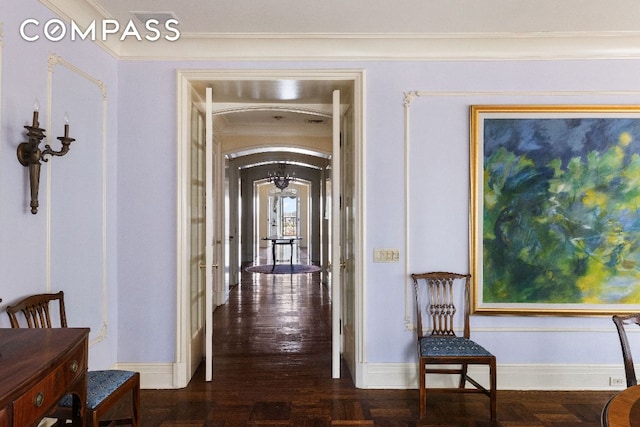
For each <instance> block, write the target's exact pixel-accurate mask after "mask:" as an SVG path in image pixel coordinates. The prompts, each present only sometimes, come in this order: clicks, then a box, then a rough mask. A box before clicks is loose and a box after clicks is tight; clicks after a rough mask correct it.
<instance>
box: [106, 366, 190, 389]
mask: <svg viewBox="0 0 640 427" xmlns="http://www.w3.org/2000/svg"><path fill="white" fill-rule="evenodd" d="M176 366H177V365H176V364H175V363H118V364H117V365H116V366H115V369H124V370H127V371H135V372H140V388H142V389H152V390H155V389H174V388H181V387H182V386H179V385H177V384H178V381H177V380H176V375H177V371H178V369H176Z"/></svg>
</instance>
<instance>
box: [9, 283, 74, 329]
mask: <svg viewBox="0 0 640 427" xmlns="http://www.w3.org/2000/svg"><path fill="white" fill-rule="evenodd" d="M52 301H57V302H58V307H59V309H60V310H59V322H60V325H59V326H60V327H62V328H66V327H67V317H66V314H65V308H64V293H63V292H62V291H60V292H58V293H55V294H39V295H33V296H30V297H28V298H25V299H23V300H22V301H20V302H19V303H17V304H15V305H9V306H7V314H8V315H9V322H10V323H11V327H12V328H20V327H21V326H20V323H21V322H20V316H19V315H18V314H19V313H21V315H22V317H23V318H24V322H25V323H26V326H27V327H28V328H52V327H55V326H54V322H53V321H52V316H51V304H50V303H51V302H52Z"/></svg>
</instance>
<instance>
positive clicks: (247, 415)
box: [141, 272, 613, 427]
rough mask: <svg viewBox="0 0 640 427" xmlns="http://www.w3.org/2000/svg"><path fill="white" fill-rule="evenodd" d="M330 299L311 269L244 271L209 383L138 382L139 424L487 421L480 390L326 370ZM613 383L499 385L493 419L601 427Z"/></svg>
mask: <svg viewBox="0 0 640 427" xmlns="http://www.w3.org/2000/svg"><path fill="white" fill-rule="evenodd" d="M330 314H331V304H330V300H329V297H328V292H327V289H326V287H325V286H324V285H322V284H321V283H320V281H319V273H313V274H298V275H289V274H278V275H272V274H250V273H246V272H243V274H242V281H241V284H240V285H238V286H236V287H235V288H233V289H232V291H231V295H230V299H229V302H228V304H226V305H224V306H221V307H218V308H217V309H216V310H215V312H214V334H213V335H214V336H213V340H214V344H213V347H214V368H213V382H211V383H206V382H204V380H203V379H204V369H203V366H200V368H199V370H198V372H196V374H195V376H194V378H193V379H192V380H191V382H190V384H189V385H188V386H187V387H186V388H185V389H181V390H142V394H141V399H142V404H141V420H142V426H144V427H154V426H164V427H170V426H171V427H177V426H181V427H186V426H190V427H195V426H198V427H201V426H209V427H210V426H216V427H240V426H289V427H304V426H315V427H329V426H334V427H335V426H404V427H414V426H418V425H421V426H440V427H443V426H449V427H453V426H467V427H472V426H474V427H475V426H489V425H490V423H489V409H488V400H487V399H486V398H485V397H484V396H480V395H471V396H458V395H451V394H446V395H444V394H440V395H434V396H430V397H429V403H428V405H429V407H428V411H429V412H428V415H427V419H426V420H422V422H420V421H418V392H417V391H416V390H361V389H356V388H355V387H354V385H353V382H352V381H351V376H350V374H349V372H348V371H347V369H346V368H345V367H344V364H343V368H342V373H341V378H340V379H337V380H334V379H331V325H330V319H331V316H330ZM612 394H613V393H612V392H500V393H499V394H498V420H499V422H498V423H497V425H498V426H517V427H525V426H526V427H541V426H558V427H560V426H562V427H567V426H580V427H597V426H600V421H599V417H600V411H601V409H602V407H603V406H604V404H605V403H606V401H607V399H608V398H609V397H610V396H611V395H612Z"/></svg>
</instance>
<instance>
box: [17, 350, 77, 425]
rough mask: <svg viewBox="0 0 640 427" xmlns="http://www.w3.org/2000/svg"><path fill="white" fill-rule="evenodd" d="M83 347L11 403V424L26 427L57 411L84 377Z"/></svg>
mask: <svg viewBox="0 0 640 427" xmlns="http://www.w3.org/2000/svg"><path fill="white" fill-rule="evenodd" d="M85 352H86V346H85V343H84V342H83V343H81V344H79V345H77V346H76V347H75V348H74V349H73V350H72V351H71V352H70V353H69V356H68V357H66V358H65V359H64V360H63V361H62V363H60V364H59V365H58V366H54V367H52V370H51V372H50V373H49V374H48V375H47V376H46V377H45V378H43V379H42V380H41V381H40V382H38V384H36V385H35V386H33V387H32V388H31V389H30V390H29V391H27V392H26V393H25V394H23V395H22V396H20V398H18V399H17V400H16V401H15V402H13V424H14V425H16V426H28V425H31V423H32V422H33V421H34V420H39V419H40V418H42V417H43V416H45V415H46V414H47V413H48V412H49V411H51V410H52V409H53V408H55V407H56V405H57V402H59V401H60V399H61V398H62V397H63V396H64V395H65V393H66V391H67V390H68V389H69V387H70V385H71V384H73V383H74V382H75V381H76V380H77V379H78V378H80V377H81V376H82V375H83V374H86V370H87V366H86V360H87V359H86V357H87V356H86V354H85Z"/></svg>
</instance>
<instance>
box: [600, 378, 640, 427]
mask: <svg viewBox="0 0 640 427" xmlns="http://www.w3.org/2000/svg"><path fill="white" fill-rule="evenodd" d="M602 425H603V426H605V427H640V385H635V386H632V387H629V388H626V389H624V390H622V391H621V392H620V393H618V394H616V395H615V396H613V397H612V398H611V399H609V401H608V402H607V404H606V405H605V407H604V409H603V410H602Z"/></svg>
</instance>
